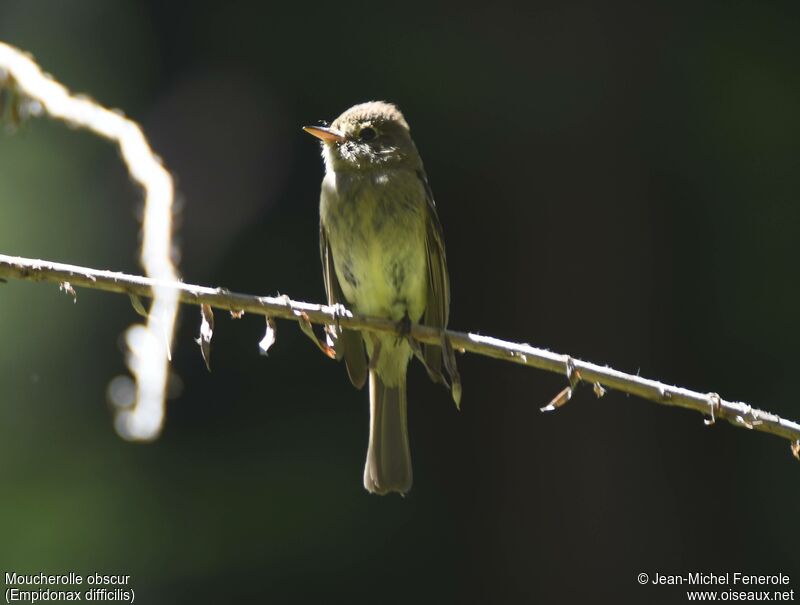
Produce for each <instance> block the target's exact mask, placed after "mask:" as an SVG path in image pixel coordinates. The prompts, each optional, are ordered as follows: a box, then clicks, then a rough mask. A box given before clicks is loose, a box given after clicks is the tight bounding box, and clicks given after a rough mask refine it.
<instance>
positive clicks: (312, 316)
mask: <svg viewBox="0 0 800 605" xmlns="http://www.w3.org/2000/svg"><path fill="white" fill-rule="evenodd" d="M0 278H6V279H8V278H11V279H23V280H31V281H46V282H52V283H58V284H64V282H68V286H73V287H74V286H79V287H83V288H91V289H94V290H104V291H106V292H118V293H124V294H131V295H136V296H145V297H151V296H152V293H153V291H154V290H155V289H156V288H159V289H164V290H170V291H172V292H173V293H174V294H175V296H176V297H177V299H178V300H179V301H180V302H182V303H187V304H193V305H205V304H207V305H210V306H211V307H215V308H218V309H226V310H228V311H232V312H235V313H236V312H241V311H245V312H247V313H253V314H257V315H265V316H267V317H271V318H275V317H278V318H281V319H291V320H295V321H306V320H307V321H310V322H312V323H315V324H323V325H329V324H335V323H338V324H339V325H341V326H342V327H345V328H349V329H354V330H368V331H372V332H385V333H398V325H397V324H396V323H395V322H393V321H391V320H387V319H381V318H376V317H367V316H363V315H355V314H353V313H351V312H349V311H347V310H346V309H343V308H341V307H332V306H328V305H317V304H311V303H305V302H297V301H293V300H291V299H289V297H288V296H279V297H270V296H254V295H251V294H239V293H236V292H230V291H228V290H226V289H224V288H207V287H204V286H195V285H190V284H185V283H182V282H175V281H163V280H156V279H150V278H146V277H140V276H137V275H126V274H124V273H115V272H112V271H100V270H97V269H88V268H85V267H78V266H74V265H65V264H61V263H52V262H48V261H42V260H33V259H27V258H20V257H14V256H5V255H0ZM410 334H411V336H413V337H414V339H416V340H417V341H419V342H423V343H430V344H441V342H442V337H443V335H444V336H446V337H447V338H448V339H449V341H450V343H451V344H452V346H453V348H454V349H456V350H460V351H462V352H464V351H469V352H471V353H477V354H479V355H484V356H486V357H494V358H495V359H500V360H504V361H510V362H513V363H518V364H521V365H526V366H530V367H534V368H539V369H540V370H547V371H549V372H555V373H557V374H564V375H565V376H567V378H568V379H569V381H570V384H571V386H570V387H568V389H571V388H574V387H575V386H576V385H577V383H578V382H581V381H582V382H587V383H592V384H594V385H595V393H596V394H597V395H598V396H601V395H602V393H603V390H602V388H600V387H599V386H598V385H602V386H604V387H607V388H610V389H614V390H616V391H621V392H623V393H630V394H631V395H636V396H638V397H641V398H643V399H647V400H650V401H654V402H655V403H659V404H661V405H668V406H676V407H682V408H688V409H690V410H695V411H697V412H700V413H702V414H704V415H706V416H707V417H708V419H707V420H706V423H707V424H713V423H714V422H715V421H716V420H717V419H722V420H726V421H728V422H730V423H731V424H733V425H734V426H738V427H740V428H746V429H751V430H755V431H761V432H764V433H771V434H773V435H777V436H779V437H783V438H784V439H788V440H790V441H791V442H792V444H791V445H792V452H793V453H794V454H795V456H796V457H797V456H799V455H800V424H798V423H797V422H794V421H792V420H786V419H785V418H781V417H780V416H777V415H775V414H772V413H770V412H765V411H763V410H758V409H755V408H753V407H752V406H750V405H748V404H746V403H742V402H733V401H726V400H724V399H722V398H721V397H720V396H719V395H717V394H716V393H698V392H696V391H690V390H689V389H684V388H681V387H676V386H670V385H667V384H664V383H661V382H658V381H656V380H648V379H646V378H642V377H640V376H634V375H632V374H626V373H624V372H620V371H617V370H614V369H612V368H609V367H606V366H600V365H597V364H593V363H589V362H586V361H580V360H578V359H574V358H572V357H570V356H568V355H559V354H558V353H553V352H551V351H547V350H545V349H539V348H536V347H532V346H530V345H527V344H519V343H514V342H508V341H504V340H500V339H498V338H493V337H491V336H482V335H480V334H473V333H466V332H456V331H453V330H445V331H442V330H439V329H437V328H431V327H428V326H423V325H420V324H413V325H412V326H411V332H410ZM565 391H566V389H565ZM570 394H571V390H570V391H569V392H567V396H566V397H561V399H560V400H559V403H556V404H555V405H553V404H551V406H549V407H551V408H555V407H558V405H560V404H563V403H564V402H566V400H567V399H568V398H569V395H570ZM554 403H555V402H554Z"/></svg>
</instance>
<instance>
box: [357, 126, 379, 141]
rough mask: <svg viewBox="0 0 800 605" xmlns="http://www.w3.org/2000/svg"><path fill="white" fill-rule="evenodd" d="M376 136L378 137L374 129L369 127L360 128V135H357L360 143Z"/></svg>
mask: <svg viewBox="0 0 800 605" xmlns="http://www.w3.org/2000/svg"><path fill="white" fill-rule="evenodd" d="M376 136H378V133H376V132H375V129H374V128H370V127H369V126H367V127H366V128H362V129H361V134H360V135H359V137H360V138H361V140H362V141H371V140H372V139H374V138H375V137H376Z"/></svg>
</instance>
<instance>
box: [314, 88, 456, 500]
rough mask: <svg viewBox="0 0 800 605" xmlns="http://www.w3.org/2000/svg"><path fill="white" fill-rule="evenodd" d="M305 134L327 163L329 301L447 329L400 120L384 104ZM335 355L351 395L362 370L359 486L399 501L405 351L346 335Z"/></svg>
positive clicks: (426, 194)
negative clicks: (365, 405) (363, 454)
mask: <svg viewBox="0 0 800 605" xmlns="http://www.w3.org/2000/svg"><path fill="white" fill-rule="evenodd" d="M304 130H305V131H306V132H308V133H309V134H312V135H314V136H315V137H317V138H319V139H321V141H322V157H323V158H324V160H325V177H324V178H323V180H322V193H321V196H320V251H321V254H322V270H323V275H324V278H325V289H326V292H327V296H328V303H329V304H335V303H341V304H343V305H345V306H347V307H348V308H350V309H352V310H353V311H355V312H357V313H362V314H365V315H372V316H376V317H385V318H388V319H392V320H394V321H397V322H404V323H405V324H406V325H408V322H412V321H413V322H419V321H420V320H423V322H424V323H425V324H427V325H430V326H435V327H441V328H444V327H446V326H447V319H448V312H449V311H448V309H449V304H450V285H449V281H448V277H447V263H446V260H445V252H444V241H443V239H442V228H441V225H440V224H439V219H438V217H437V216H436V207H435V205H434V203H433V196H432V195H431V190H430V187H429V185H428V179H427V177H426V176H425V170H424V169H423V166H422V159H421V158H420V156H419V153H418V152H417V147H416V145H414V141H413V140H412V139H411V134H410V133H409V128H408V123H407V122H406V120H405V118H404V117H403V114H401V113H400V111H399V110H398V109H397V108H396V107H395V106H394V105H391V104H389V103H384V102H380V101H376V102H370V103H362V104H360V105H355V106H354V107H351V108H350V109H348V110H347V111H345V112H344V113H343V114H342V115H340V116H339V117H338V118H336V120H335V121H334V122H333V123H332V124H331V125H330V126H329V127H328V126H306V127H305V128H304ZM365 345H366V357H365ZM336 348H337V353H338V355H340V356H342V357H343V358H344V360H345V363H346V365H347V371H348V374H349V376H350V380H351V382H352V383H353V384H354V385H355V386H356V388H361V387H362V386H363V385H364V382H365V380H366V376H367V372H369V401H370V431H369V447H368V449H367V462H366V466H365V468H364V487H365V488H366V489H367V490H368V491H369V492H371V493H375V494H387V493H389V492H399V493H400V494H404V493H406V492H407V491H408V490H409V489H410V488H411V480H412V474H411V452H410V450H409V445H408V422H407V411H406V410H407V401H406V370H407V368H408V362H409V361H410V359H411V356H412V348H411V345H410V344H409V341H408V339H407V338H404V337H397V336H394V335H384V334H373V333H369V332H364V333H363V334H362V333H360V332H354V331H348V330H344V331H343V332H342V334H341V336H340V338H339V340H338V342H337V344H336ZM423 356H424V359H425V365H426V366H427V369H428V373H429V374H430V376H431V378H432V379H434V380H436V381H443V379H442V378H441V372H440V370H441V363H442V352H441V348H440V347H438V346H434V345H424V355H423ZM367 358H368V361H367Z"/></svg>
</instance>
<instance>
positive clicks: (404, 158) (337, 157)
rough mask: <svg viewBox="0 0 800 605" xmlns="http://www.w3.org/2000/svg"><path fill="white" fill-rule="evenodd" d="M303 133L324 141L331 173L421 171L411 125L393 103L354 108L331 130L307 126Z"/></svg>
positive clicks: (325, 157) (326, 161)
mask: <svg viewBox="0 0 800 605" xmlns="http://www.w3.org/2000/svg"><path fill="white" fill-rule="evenodd" d="M303 130H305V131H306V132H307V133H309V134H311V135H314V136H315V137H317V138H318V139H320V140H321V141H322V157H323V158H324V159H325V164H326V166H327V168H328V170H335V171H341V170H370V169H374V168H408V169H411V170H417V169H419V168H421V167H422V161H421V160H420V157H419V153H418V152H417V148H416V146H415V145H414V141H413V140H412V139H411V134H410V133H409V130H408V122H406V119H405V118H404V117H403V114H402V113H400V110H399V109H397V107H395V106H394V105H392V104H391V103H385V102H383V101H371V102H369V103H361V104H359V105H354V106H353V107H351V108H350V109H348V110H347V111H345V112H344V113H343V114H342V115H340V116H339V117H338V118H336V119H335V120H334V121H333V124H331V125H330V126H324V125H323V126H305V127H304V128H303Z"/></svg>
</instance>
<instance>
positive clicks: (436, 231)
mask: <svg viewBox="0 0 800 605" xmlns="http://www.w3.org/2000/svg"><path fill="white" fill-rule="evenodd" d="M417 174H418V175H419V178H420V180H421V181H422V184H423V186H424V187H425V197H426V198H427V207H426V216H425V224H426V231H427V233H426V238H425V245H426V248H427V257H428V300H427V303H426V306H425V324H426V325H429V326H432V327H435V328H446V327H447V321H448V318H449V315H450V280H449V278H448V276H447V258H446V256H445V252H444V236H443V234H442V225H441V224H440V223H439V217H438V216H437V214H436V204H435V203H434V201H433V193H432V192H431V187H430V185H429V184H428V178H427V177H426V176H425V172H423V171H422V170H420V171H418V172H417ZM424 354H425V364H426V365H427V367H428V374H429V375H430V377H431V379H432V380H434V381H435V382H444V378H443V377H442V374H441V368H442V348H441V347H439V346H436V345H429V344H426V345H424Z"/></svg>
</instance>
